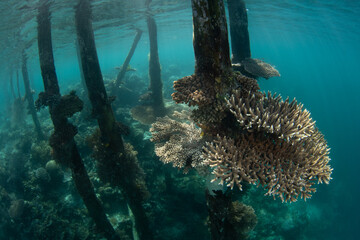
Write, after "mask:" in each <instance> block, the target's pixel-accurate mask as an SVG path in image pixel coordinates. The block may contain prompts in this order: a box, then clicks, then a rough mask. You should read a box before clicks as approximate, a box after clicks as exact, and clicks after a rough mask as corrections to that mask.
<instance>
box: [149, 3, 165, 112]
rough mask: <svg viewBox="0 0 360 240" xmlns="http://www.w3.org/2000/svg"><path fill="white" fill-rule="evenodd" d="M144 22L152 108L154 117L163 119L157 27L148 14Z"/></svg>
mask: <svg viewBox="0 0 360 240" xmlns="http://www.w3.org/2000/svg"><path fill="white" fill-rule="evenodd" d="M147 4H148V3H147ZM146 22H147V26H148V31H149V41H150V58H149V78H150V91H151V98H152V107H153V109H154V115H155V116H156V117H163V116H164V115H165V105H164V99H163V92H162V90H163V89H162V88H163V84H162V81H161V68H160V62H159V53H158V40H157V27H156V22H155V19H154V18H153V16H151V14H150V13H149V12H148V13H147V16H146Z"/></svg>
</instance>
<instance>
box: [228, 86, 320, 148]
mask: <svg viewBox="0 0 360 240" xmlns="http://www.w3.org/2000/svg"><path fill="white" fill-rule="evenodd" d="M226 101H227V104H228V106H229V108H230V111H231V112H232V113H233V114H234V115H235V117H236V118H237V121H238V122H239V123H240V125H241V126H242V127H244V128H246V130H247V131H249V132H261V131H263V132H267V133H271V134H275V135H277V136H278V138H281V139H284V140H287V141H290V140H291V141H292V142H299V141H301V140H302V139H304V138H307V137H309V136H311V135H312V134H313V133H314V132H315V127H314V125H315V121H313V120H312V118H311V117H310V112H309V111H307V110H306V109H303V105H302V104H298V103H297V101H296V100H295V99H294V100H293V101H292V102H290V101H289V98H287V99H286V100H285V101H283V100H282V99H281V96H280V95H276V94H273V95H271V93H270V92H268V94H267V95H266V94H264V93H263V94H261V95H259V94H249V95H248V96H247V97H244V96H243V94H241V93H240V91H235V93H234V94H233V95H232V96H231V97H230V98H229V99H227V100H226Z"/></svg>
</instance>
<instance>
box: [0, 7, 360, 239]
mask: <svg viewBox="0 0 360 240" xmlns="http://www.w3.org/2000/svg"><path fill="white" fill-rule="evenodd" d="M154 2H155V3H157V1H154ZM163 2H164V1H163ZM162 4H164V3H162ZM157 6H158V8H160V9H161V4H160V3H159V5H157ZM188 6H189V5H188ZM247 8H248V16H249V33H250V40H251V52H252V57H254V58H260V59H262V60H264V61H266V62H268V63H271V64H272V65H274V66H275V67H276V68H277V69H278V70H279V72H280V74H281V77H278V78H272V79H269V80H265V79H260V80H259V83H260V86H261V89H262V90H265V91H267V90H271V91H272V92H278V93H280V94H281V95H282V96H283V97H286V96H289V97H290V98H291V99H292V98H294V97H295V98H296V99H297V100H298V101H300V102H302V103H303V104H304V107H305V108H306V109H308V110H309V111H310V112H311V114H312V117H313V119H315V120H316V125H317V127H318V128H319V129H320V131H321V132H322V133H323V134H324V135H325V138H326V140H327V141H328V145H329V147H330V148H331V154H330V156H331V159H332V160H331V162H330V164H331V166H332V168H333V169H334V171H333V174H332V178H333V179H332V180H331V181H330V184H329V185H324V184H322V185H318V186H317V192H316V193H315V194H314V195H313V197H312V198H311V199H310V200H308V201H307V203H306V206H307V208H308V209H313V215H312V216H309V219H310V223H317V224H319V225H318V231H316V228H317V226H309V229H311V231H313V235H311V234H309V235H307V239H328V240H330V239H331V240H332V239H334V240H335V239H349V240H351V239H359V236H360V228H359V226H360V204H359V203H360V190H359V185H360V174H359V171H360V151H359V144H360V141H359V137H360V124H359V122H360V120H359V119H360V95H359V91H360V74H359V70H360V18H359V13H360V1H355V0H352V1H351V0H347V1H346V0H344V1H326V0H308V1H300V0H297V1H266V0H262V1H255V0H252V1H248V2H247ZM180 13H181V14H176V13H174V14H173V15H171V18H169V19H168V20H169V23H167V22H166V20H167V19H164V18H162V17H161V14H159V15H160V16H158V17H157V16H156V15H155V19H156V20H157V21H158V22H159V26H158V40H159V57H160V62H161V66H162V73H163V76H164V77H163V81H164V86H165V87H167V88H170V87H171V81H172V80H174V79H177V78H181V77H183V76H186V75H190V74H192V73H193V71H194V54H193V48H192V24H191V21H189V20H186V21H183V20H184V19H185V18H186V17H187V18H188V17H191V10H190V9H189V8H187V9H185V10H182V11H181V12H180ZM174 29H177V30H174ZM104 32H105V33H106V34H109V35H111V34H112V32H111V31H109V32H106V30H104ZM131 33H132V32H131V31H130V30H129V34H127V35H126V37H124V38H123V39H119V40H118V41H113V40H112V41H110V42H107V41H105V40H103V39H97V46H98V49H97V50H98V55H99V60H100V65H101V69H102V73H103V75H104V76H111V75H114V74H116V71H115V70H114V69H115V67H116V66H120V65H121V64H122V62H123V60H124V59H125V57H126V55H127V51H128V49H129V48H130V46H131V43H132V39H133V34H131ZM103 34H104V33H103ZM53 38H56V36H53ZM148 45H149V43H148V36H147V32H144V34H143V37H142V39H141V41H140V43H139V46H138V48H137V49H136V51H135V54H134V56H133V59H132V61H131V63H130V64H131V66H132V67H134V68H136V69H137V71H138V72H139V73H141V74H142V75H143V76H144V77H146V76H147V68H148V52H149V48H148ZM74 47H75V46H74V45H71V44H70V45H68V46H67V47H66V48H65V50H64V49H60V48H59V49H58V48H56V46H55V52H54V54H55V65H56V70H57V75H58V79H59V81H60V87H61V89H62V92H63V93H65V92H66V91H68V89H69V88H70V87H69V86H73V85H74V84H75V83H78V82H79V79H80V73H79V68H78V63H77V58H76V52H75V50H74V49H75V48H74ZM2 57H4V56H2ZM173 66H176V69H180V70H179V71H176V72H173V73H172V72H169V70H167V69H172V67H173ZM0 72H1V74H0V76H2V78H3V79H1V80H2V81H1V82H0V86H2V87H1V88H2V90H1V92H0V96H1V97H2V98H3V99H4V101H2V102H1V103H0V105H1V107H0V109H5V108H6V106H5V104H7V103H8V100H6V99H7V98H9V91H8V85H7V84H6V80H5V78H6V74H7V72H4V71H2V70H0ZM29 74H30V79H31V81H32V87H33V88H34V89H35V90H36V92H37V93H38V92H40V91H42V89H43V85H42V82H41V75H40V69H39V65H38V58H37V57H36V55H34V56H33V57H32V58H31V60H29ZM168 91H169V90H168ZM264 198H265V197H264ZM267 198H268V197H267ZM302 204H303V202H302V200H299V202H296V203H292V204H291V207H296V206H304V205H302ZM307 212H308V213H311V210H307ZM318 212H320V219H317V217H318V216H319V215H318ZM311 231H310V230H309V231H308V232H310V233H311ZM286 239H287V238H286ZM289 239H291V238H289Z"/></svg>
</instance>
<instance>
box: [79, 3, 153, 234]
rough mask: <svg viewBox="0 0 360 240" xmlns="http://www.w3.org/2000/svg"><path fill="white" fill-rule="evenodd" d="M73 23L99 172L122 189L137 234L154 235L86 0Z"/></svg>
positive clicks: (138, 172) (138, 169) (137, 168)
mask: <svg viewBox="0 0 360 240" xmlns="http://www.w3.org/2000/svg"><path fill="white" fill-rule="evenodd" d="M75 24H76V32H77V39H78V42H79V49H80V58H81V65H82V70H83V73H84V79H85V82H86V86H87V89H88V95H89V98H90V102H91V105H92V107H93V115H94V116H95V118H96V119H97V122H98V125H99V128H100V135H101V136H100V137H97V139H98V140H95V142H96V145H97V148H96V149H97V150H94V156H95V157H96V160H97V161H98V174H99V176H100V177H101V178H102V180H103V181H106V182H110V183H111V184H112V185H115V186H119V187H121V189H122V190H123V193H124V194H125V196H126V198H127V201H128V204H129V207H130V209H131V211H132V213H133V215H134V217H135V228H136V230H137V234H138V235H139V238H140V239H142V240H143V239H153V236H152V233H151V231H150V228H149V221H148V218H147V215H146V212H145V209H144V207H143V205H142V204H143V202H144V200H145V199H146V197H147V196H146V193H147V188H146V185H145V181H144V178H143V175H142V174H141V173H142V169H141V167H140V166H139V164H138V162H137V159H136V155H135V154H133V153H132V152H133V151H132V150H131V147H129V145H125V144H124V142H123V140H122V136H121V134H122V133H124V130H126V129H125V128H124V126H123V125H122V124H120V123H119V122H117V121H116V120H115V116H114V113H113V110H112V107H111V101H110V100H109V99H108V97H107V93H106V90H105V86H104V82H103V78H102V74H101V69H100V64H99V60H98V56H97V52H96V46H95V38H94V32H93V28H92V23H91V6H90V2H89V0H79V3H78V5H77V6H76V13H75ZM94 136H95V137H96V135H94Z"/></svg>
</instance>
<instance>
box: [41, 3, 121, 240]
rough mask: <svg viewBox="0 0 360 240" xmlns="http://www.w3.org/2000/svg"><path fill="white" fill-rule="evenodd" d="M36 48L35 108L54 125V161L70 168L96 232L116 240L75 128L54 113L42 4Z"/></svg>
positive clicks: (56, 95) (56, 97)
mask: <svg viewBox="0 0 360 240" xmlns="http://www.w3.org/2000/svg"><path fill="white" fill-rule="evenodd" d="M37 21H38V47H39V57H40V67H41V75H42V77H43V82H44V87H45V93H42V94H41V95H40V98H39V100H38V102H39V104H40V105H41V103H42V104H47V106H48V107H49V111H50V116H51V120H52V122H53V124H54V129H55V130H54V133H53V135H52V136H51V139H50V145H51V146H52V148H53V151H54V154H55V157H56V159H57V160H58V161H59V162H60V163H62V164H64V165H65V166H68V167H70V168H71V171H72V176H73V179H74V181H75V185H76V189H77V191H78V192H79V194H80V196H81V197H82V199H83V201H84V203H85V206H86V208H87V210H88V212H89V215H90V216H91V217H92V218H93V220H94V222H95V223H96V226H97V227H98V229H99V230H100V231H101V232H103V233H104V235H105V236H106V237H107V238H108V239H119V238H118V237H117V235H116V233H115V230H114V229H113V227H112V226H111V224H110V222H109V221H108V219H107V217H106V215H105V212H104V210H103V207H102V205H101V203H100V201H99V199H98V198H97V197H96V195H95V192H94V188H93V185H92V183H91V182H90V179H89V176H88V174H87V172H86V169H85V166H84V164H83V162H82V159H81V156H80V154H79V151H78V149H77V146H76V143H75V141H74V136H75V134H76V133H77V130H76V127H75V126H73V125H72V124H71V123H69V122H68V120H67V117H66V116H64V115H63V114H61V113H62V111H57V110H58V109H57V106H58V105H60V103H61V101H62V98H61V95H60V89H59V85H58V81H57V76H56V72H55V65H54V57H53V50H52V42H51V23H50V12H49V5H48V4H47V2H46V1H43V2H42V5H41V6H40V7H39V13H38V17H37Z"/></svg>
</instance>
